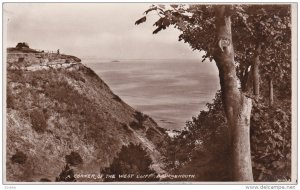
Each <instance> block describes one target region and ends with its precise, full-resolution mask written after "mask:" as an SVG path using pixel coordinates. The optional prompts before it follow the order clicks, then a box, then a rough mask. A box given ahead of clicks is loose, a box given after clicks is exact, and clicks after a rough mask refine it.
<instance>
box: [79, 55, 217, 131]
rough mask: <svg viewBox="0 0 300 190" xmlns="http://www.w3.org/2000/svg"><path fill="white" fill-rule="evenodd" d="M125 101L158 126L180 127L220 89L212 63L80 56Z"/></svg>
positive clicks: (178, 128) (171, 128) (177, 128)
mask: <svg viewBox="0 0 300 190" xmlns="http://www.w3.org/2000/svg"><path fill="white" fill-rule="evenodd" d="M83 63H84V64H85V65H87V66H88V67H90V68H91V69H93V70H94V71H95V72H96V73H97V74H98V75H99V76H100V77H101V78H102V79H103V80H104V81H105V82H106V83H107V84H108V85H109V87H110V88H111V89H112V91H113V92H114V93H115V94H117V95H118V96H120V97H121V98H122V99H123V100H124V101H125V102H126V103H127V104H129V105H130V106H132V107H133V108H135V109H137V110H139V111H141V112H143V113H145V114H147V115H149V116H151V117H152V118H153V119H154V120H155V121H156V122H157V123H158V124H159V126H161V127H163V128H166V129H170V130H173V129H176V130H181V129H183V128H184V127H185V122H186V121H187V120H191V119H192V116H196V115H198V114H199V112H200V110H203V109H205V108H206V106H205V105H206V103H208V102H212V100H213V98H214V96H215V93H216V92H217V90H218V89H220V85H219V79H218V71H217V68H216V66H215V64H214V63H210V62H201V60H189V59H187V60H117V61H116V60H99V59H96V58H86V59H83Z"/></svg>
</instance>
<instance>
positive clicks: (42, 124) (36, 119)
mask: <svg viewBox="0 0 300 190" xmlns="http://www.w3.org/2000/svg"><path fill="white" fill-rule="evenodd" d="M30 119H31V126H32V128H33V129H34V130H35V131H36V132H38V133H43V132H45V131H46V128H47V122H46V118H45V115H44V113H43V111H40V110H37V109H35V110H33V111H32V112H31V114H30Z"/></svg>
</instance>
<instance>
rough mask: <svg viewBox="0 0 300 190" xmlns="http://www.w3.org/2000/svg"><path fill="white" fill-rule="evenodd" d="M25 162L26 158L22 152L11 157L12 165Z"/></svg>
mask: <svg viewBox="0 0 300 190" xmlns="http://www.w3.org/2000/svg"><path fill="white" fill-rule="evenodd" d="M26 160H27V156H26V154H24V153H23V152H22V151H17V152H16V153H15V154H14V155H13V156H12V157H11V161H12V162H13V163H17V164H25V162H26Z"/></svg>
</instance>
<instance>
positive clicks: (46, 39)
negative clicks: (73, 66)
mask: <svg viewBox="0 0 300 190" xmlns="http://www.w3.org/2000/svg"><path fill="white" fill-rule="evenodd" d="M150 5H151V4H148V3H126V4H124V3H123V4H121V3H5V4H4V33H5V32H6V34H4V36H5V38H6V46H7V47H14V46H16V44H17V43H18V42H27V43H28V44H29V46H30V47H31V48H34V49H44V50H52V51H56V50H57V49H60V52H61V53H66V54H72V55H76V56H78V57H96V58H101V59H201V54H200V53H199V52H198V51H192V50H191V48H190V47H189V45H188V44H185V43H183V42H179V41H178V36H179V34H180V33H179V31H177V30H176V29H174V28H173V27H172V28H169V29H167V30H164V31H161V32H159V33H158V34H155V35H153V34H152V32H153V30H155V27H154V26H153V23H154V22H155V20H157V19H158V17H157V15H155V14H154V13H152V14H151V15H150V16H148V17H147V22H146V23H143V24H141V25H138V26H137V25H134V23H135V21H136V20H138V19H139V18H141V17H142V16H144V15H143V13H144V11H145V10H147V8H149V6H150ZM5 26H6V27H5ZM5 38H4V39H5Z"/></svg>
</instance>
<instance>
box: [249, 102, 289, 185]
mask: <svg viewBox="0 0 300 190" xmlns="http://www.w3.org/2000/svg"><path fill="white" fill-rule="evenodd" d="M251 149H252V161H253V170H254V177H255V178H256V179H257V180H258V181H274V180H278V179H280V180H290V179H291V176H290V174H291V113H290V109H288V107H287V108H286V107H284V106H283V105H280V106H279V105H277V106H274V107H268V106H264V105H259V106H257V107H254V109H253V115H252V118H251Z"/></svg>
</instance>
